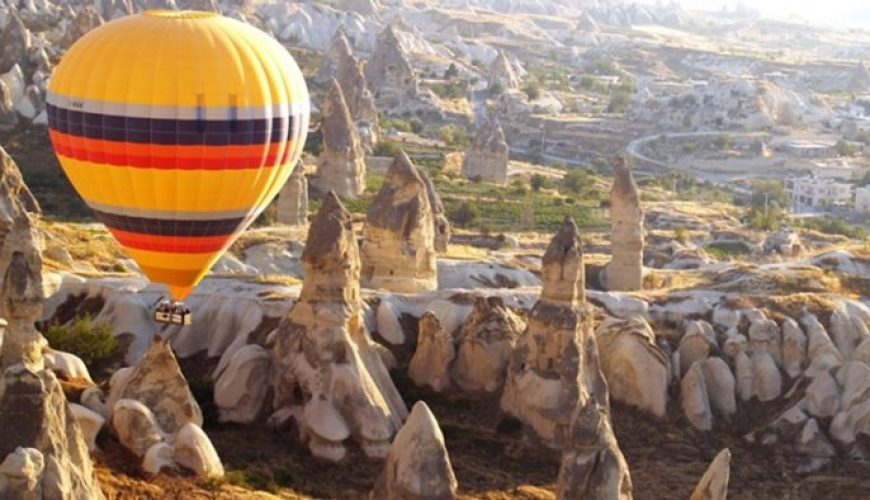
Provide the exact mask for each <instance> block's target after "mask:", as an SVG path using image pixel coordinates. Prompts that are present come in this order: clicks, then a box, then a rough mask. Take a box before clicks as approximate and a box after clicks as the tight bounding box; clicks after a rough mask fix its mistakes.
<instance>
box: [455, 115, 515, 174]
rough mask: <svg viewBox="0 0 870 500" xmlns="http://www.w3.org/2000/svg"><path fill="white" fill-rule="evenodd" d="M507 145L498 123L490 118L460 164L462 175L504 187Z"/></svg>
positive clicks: (506, 172) (506, 168) (506, 167)
mask: <svg viewBox="0 0 870 500" xmlns="http://www.w3.org/2000/svg"><path fill="white" fill-rule="evenodd" d="M508 151H509V150H508V145H507V141H506V140H505V136H504V131H503V130H502V129H501V125H499V124H498V121H497V120H496V119H495V118H493V117H490V118H488V119H487V120H486V121H485V122H484V123H483V125H481V127H480V129H479V130H478V131H477V135H475V136H474V140H473V141H472V142H471V146H470V147H469V148H468V151H466V153H465V159H464V160H463V162H462V175H464V176H465V177H467V178H469V179H470V178H473V177H478V176H479V177H481V178H482V179H483V180H485V181H487V182H492V183H494V184H500V185H502V186H503V185H506V184H507V178H508Z"/></svg>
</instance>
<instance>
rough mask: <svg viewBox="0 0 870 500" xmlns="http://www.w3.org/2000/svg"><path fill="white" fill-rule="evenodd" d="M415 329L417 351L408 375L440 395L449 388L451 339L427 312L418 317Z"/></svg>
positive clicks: (453, 347) (415, 381) (451, 355)
mask: <svg viewBox="0 0 870 500" xmlns="http://www.w3.org/2000/svg"><path fill="white" fill-rule="evenodd" d="M419 328H420V330H419V334H418V336H417V350H416V351H414V357H412V358H411V363H410V365H408V375H409V376H410V377H411V380H413V381H414V383H415V384H417V385H418V386H429V387H431V388H432V389H433V390H435V391H436V392H442V391H444V390H446V389H447V388H448V387H450V371H449V369H450V363H452V362H453V358H455V357H456V347H455V346H454V345H453V337H451V335H450V334H449V333H448V332H446V331H445V330H444V328H443V327H442V326H441V322H440V321H439V320H438V316H436V315H435V313H433V312H431V311H426V312H425V313H423V316H421V317H420V322H419Z"/></svg>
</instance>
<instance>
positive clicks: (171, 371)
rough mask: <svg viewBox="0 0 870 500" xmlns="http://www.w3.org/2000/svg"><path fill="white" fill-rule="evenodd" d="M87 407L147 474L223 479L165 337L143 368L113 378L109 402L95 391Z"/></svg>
mask: <svg viewBox="0 0 870 500" xmlns="http://www.w3.org/2000/svg"><path fill="white" fill-rule="evenodd" d="M82 403H83V404H85V405H86V406H87V407H88V408H89V409H91V410H93V411H95V412H97V413H99V414H101V415H102V416H103V417H104V418H106V419H107V420H108V421H109V422H110V423H111V428H112V431H113V432H114V433H115V435H116V436H117V437H118V441H120V443H121V444H122V445H124V447H125V448H127V449H128V450H130V451H131V452H132V453H133V454H134V455H136V456H137V457H139V458H140V459H142V468H143V469H144V470H145V471H146V472H148V473H150V474H156V473H157V472H159V471H160V470H161V469H162V468H169V469H177V468H178V467H179V466H181V467H185V468H187V469H189V470H191V471H193V472H194V473H195V474H197V475H199V476H203V477H207V476H222V475H223V473H224V470H223V466H222V465H221V463H220V459H219V458H218V457H217V452H216V451H215V449H214V446H213V445H212V444H211V441H209V439H208V437H207V436H206V435H205V433H204V432H203V431H202V411H201V410H200V408H199V404H197V402H196V399H194V397H193V394H191V392H190V388H189V387H188V384H187V380H186V379H185V378H184V375H183V374H182V373H181V368H180V367H179V366H178V361H177V360H176V358H175V354H173V352H172V349H171V348H170V346H169V344H168V343H167V342H166V341H165V340H163V339H161V338H160V337H154V339H153V340H152V342H151V346H150V347H149V349H148V352H146V353H145V356H144V357H143V358H142V359H141V360H140V361H139V363H137V364H136V365H135V366H132V367H127V368H122V369H120V370H118V371H117V372H115V374H114V375H112V379H111V381H110V388H109V395H108V397H107V398H106V401H105V402H103V401H102V394H101V391H100V390H99V389H97V388H94V389H93V390H92V391H90V390H89V391H86V392H85V394H83V395H82ZM194 427H195V428H196V430H191V428H194ZM191 434H195V439H194V438H191V437H190V435H191ZM191 439H194V440H195V443H196V444H195V445H192V444H191V443H190V441H191ZM193 455H196V457H194V456H193Z"/></svg>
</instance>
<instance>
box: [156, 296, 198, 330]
mask: <svg viewBox="0 0 870 500" xmlns="http://www.w3.org/2000/svg"><path fill="white" fill-rule="evenodd" d="M154 321H156V322H157V323H163V324H166V325H181V326H186V325H189V324H190V323H191V312H190V308H189V307H187V306H186V305H184V303H183V302H178V301H175V300H161V301H160V302H159V303H158V304H157V307H155V308H154Z"/></svg>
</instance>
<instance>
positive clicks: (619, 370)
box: [595, 316, 671, 417]
mask: <svg viewBox="0 0 870 500" xmlns="http://www.w3.org/2000/svg"><path fill="white" fill-rule="evenodd" d="M595 339H596V341H597V343H598V355H599V357H600V358H601V371H602V372H603V373H604V378H605V379H606V380H607V388H608V389H609V390H610V397H611V398H613V399H614V400H616V401H621V402H623V403H628V404H630V405H634V406H636V407H638V408H640V409H641V410H645V411H648V412H650V413H652V414H653V415H655V416H657V417H663V416H665V410H666V406H667V402H668V384H669V380H670V374H671V363H670V360H669V359H668V355H667V354H665V352H664V351H662V349H661V348H660V347H659V346H658V345H656V342H655V340H656V339H655V333H653V330H652V327H651V326H650V325H649V323H647V322H646V321H645V320H644V319H643V318H642V317H640V316H635V317H632V318H630V319H617V318H606V319H605V320H604V321H602V322H601V324H600V325H599V326H598V328H597V330H596V331H595Z"/></svg>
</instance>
